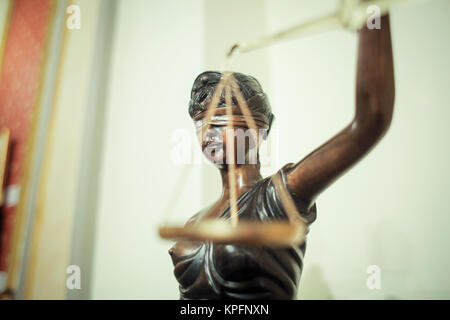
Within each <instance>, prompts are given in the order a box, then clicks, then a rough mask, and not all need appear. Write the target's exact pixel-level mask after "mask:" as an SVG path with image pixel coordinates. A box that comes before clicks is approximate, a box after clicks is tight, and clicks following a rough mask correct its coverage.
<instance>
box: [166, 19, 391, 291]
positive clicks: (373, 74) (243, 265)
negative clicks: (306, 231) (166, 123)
mask: <svg viewBox="0 0 450 320" xmlns="http://www.w3.org/2000/svg"><path fill="white" fill-rule="evenodd" d="M358 33H359V46H358V64H357V75H356V112H355V116H354V119H353V120H352V121H351V123H350V124H348V125H347V126H346V127H345V128H344V129H343V130H342V131H341V132H339V133H338V134H337V135H335V136H334V137H332V138H331V139H330V140H328V141H327V142H325V143H324V144H323V145H321V146H320V147H318V148H317V149H316V150H314V151H313V152H311V153H310V154H309V155H307V156H306V157H305V158H303V159H302V160H301V161H299V162H297V163H289V164H287V165H285V166H284V167H283V168H281V169H280V170H279V171H278V172H277V173H276V174H274V175H273V176H270V177H267V178H263V177H262V176H261V174H260V172H259V157H257V161H256V163H250V162H251V161H248V160H249V158H250V157H249V156H248V154H249V153H250V152H249V151H250V150H252V149H253V148H255V144H258V143H259V142H256V141H255V140H252V139H250V140H251V141H250V142H249V143H248V145H246V146H245V152H246V154H245V158H246V159H245V161H244V163H239V161H238V162H237V164H236V166H235V168H234V169H233V170H234V175H235V177H236V178H235V184H236V186H235V190H236V198H237V207H238V210H237V215H238V216H239V219H240V220H243V221H246V220H247V221H248V220H250V221H260V222H264V221H268V220H283V219H286V218H287V214H286V212H285V210H284V208H283V206H282V205H281V202H280V194H279V190H278V189H277V188H276V186H275V184H274V181H275V180H274V179H275V178H277V179H278V181H281V183H282V184H283V186H284V187H285V189H286V190H287V191H288V192H289V194H290V196H291V198H292V199H293V202H294V203H295V206H296V209H297V212H298V215H299V216H300V218H301V219H302V220H303V221H304V222H305V223H306V225H309V224H311V223H312V222H313V221H314V220H315V218H316V205H315V202H316V199H317V196H318V195H319V194H320V193H321V192H322V191H324V190H325V189H326V188H327V187H328V186H330V185H331V184H332V183H333V182H334V181H336V179H338V178H339V177H340V176H341V175H342V174H344V173H345V172H346V171H347V170H348V169H350V168H351V167H352V166H353V165H354V164H355V163H356V162H357V161H358V160H359V159H361V158H362V157H363V156H364V155H365V154H367V152H369V151H370V150H371V149H372V148H373V147H374V145H375V144H376V143H377V142H378V141H379V140H380V139H381V138H382V137H383V135H384V134H385V133H386V131H387V129H388V128H389V125H390V122H391V118H392V112H393V105H394V73H393V61H392V49H391V36H390V27H389V16H388V15H385V16H383V17H381V29H372V30H369V29H368V28H367V27H365V26H364V27H363V28H361V29H360V30H359V32H358ZM233 76H234V78H235V81H236V83H237V84H238V86H239V89H240V91H241V92H242V96H243V97H244V98H245V101H246V103H247V105H248V108H249V110H250V111H251V117H252V118H253V120H254V123H255V124H256V125H257V126H258V128H261V129H265V130H267V132H269V130H270V127H271V125H272V122H273V119H274V116H273V115H272V113H271V108H270V105H269V102H268V99H267V98H266V95H265V94H264V92H263V90H262V89H261V87H260V85H259V83H258V81H257V80H256V79H255V78H253V77H251V76H247V75H244V74H240V73H234V74H233ZM222 77H223V74H222V73H219V72H212V71H208V72H204V73H202V74H200V75H199V76H198V77H197V79H196V80H195V82H194V85H193V88H192V93H191V101H190V104H189V114H190V116H191V117H192V118H193V120H194V121H195V123H196V125H197V126H199V128H200V129H199V130H198V132H199V140H200V145H201V147H202V150H203V152H204V154H205V155H206V156H207V157H208V158H209V159H210V160H211V161H212V162H214V163H215V164H216V166H217V167H218V169H219V171H220V174H221V176H222V183H223V192H222V196H221V197H220V199H218V200H217V201H216V202H215V203H214V204H213V205H211V206H210V207H207V208H205V209H203V210H201V211H200V212H199V213H197V214H196V215H194V216H193V217H192V218H191V219H190V220H189V221H188V223H187V224H188V225H189V224H193V223H194V224H195V223H196V222H198V221H204V220H205V219H211V218H216V219H225V220H227V219H230V202H229V200H228V199H229V198H230V185H229V179H228V178H229V177H228V175H229V174H230V166H229V165H228V164H227V162H226V161H225V160H224V159H225V156H226V151H227V146H229V145H230V141H229V140H228V141H227V135H226V134H225V131H226V128H227V125H228V122H229V121H232V122H233V124H234V127H235V128H248V126H247V125H246V123H247V122H246V121H245V117H246V116H248V115H244V114H243V113H242V112H241V110H240V109H239V108H237V100H238V98H239V97H236V96H235V95H233V96H232V99H226V98H225V97H224V95H223V94H222V96H221V97H220V100H219V102H218V106H217V109H216V110H215V114H214V116H213V117H211V119H208V121H209V123H208V124H209V125H210V128H211V129H213V130H210V131H209V132H207V133H206V134H203V131H202V130H201V127H202V125H203V123H202V121H203V120H205V115H206V112H207V108H208V105H209V104H210V103H211V100H212V99H213V95H214V92H215V89H216V87H217V86H218V83H219V81H220V80H221V78H222ZM230 102H231V103H230ZM211 132H212V133H211ZM292 145H294V142H293V143H292ZM233 146H235V145H234V144H233ZM305 247H306V245H305V242H303V243H302V244H301V245H290V246H282V247H271V246H264V245H260V246H254V245H248V244H245V243H242V244H231V243H230V244H227V243H215V242H210V241H205V242H202V241H198V242H193V241H179V242H177V243H176V244H175V245H174V246H173V247H172V248H171V249H170V250H169V253H170V255H171V257H172V260H173V264H174V266H175V269H174V273H175V276H176V278H177V280H178V282H179V284H180V298H181V299H295V298H296V296H297V287H298V284H299V281H300V275H301V271H302V267H303V257H304V254H305Z"/></svg>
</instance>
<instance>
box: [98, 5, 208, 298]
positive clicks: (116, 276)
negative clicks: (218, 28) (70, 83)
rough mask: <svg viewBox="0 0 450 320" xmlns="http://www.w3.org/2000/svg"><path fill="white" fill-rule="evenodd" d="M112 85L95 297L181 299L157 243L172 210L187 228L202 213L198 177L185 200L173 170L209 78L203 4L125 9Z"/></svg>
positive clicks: (119, 23) (195, 174) (191, 182)
mask: <svg viewBox="0 0 450 320" xmlns="http://www.w3.org/2000/svg"><path fill="white" fill-rule="evenodd" d="M117 14H118V16H117V19H116V20H117V25H116V30H117V31H116V34H115V37H114V40H113V42H114V48H113V50H114V51H113V55H112V64H111V70H110V74H111V76H110V79H109V90H108V91H109V92H110V95H109V97H108V100H109V101H108V106H107V112H106V113H107V118H106V124H105V126H106V132H105V142H104V143H105V149H104V150H105V151H104V155H103V159H104V162H103V166H102V172H101V182H100V195H99V212H98V221H97V234H96V236H97V239H96V248H95V252H96V255H95V259H94V274H93V284H92V293H91V297H92V298H94V299H115V298H129V299H144V298H145V299H169V298H173V299H176V298H178V286H177V283H176V281H175V279H174V277H173V274H172V272H173V271H172V263H171V261H170V257H169V255H168V253H167V250H168V249H169V248H170V246H171V243H169V242H164V241H162V240H160V239H159V237H158V235H157V232H156V231H157V229H156V227H157V225H158V223H160V222H162V221H163V219H164V215H165V214H166V213H165V212H164V211H165V210H166V207H167V205H168V204H171V203H175V204H177V205H176V206H175V208H174V210H176V211H177V216H178V214H179V219H180V220H184V219H186V218H188V217H189V216H191V215H192V214H193V212H195V211H196V210H199V209H200V207H199V201H200V197H201V192H200V191H199V189H200V180H199V179H196V177H198V176H199V174H200V173H199V171H198V168H199V166H197V167H194V171H193V172H192V173H191V175H190V177H189V178H188V179H189V180H188V181H187V183H186V185H185V187H186V188H184V192H183V194H181V195H175V194H173V192H172V191H173V190H174V188H175V184H176V183H177V179H178V177H179V175H180V174H182V173H183V172H184V171H186V169H187V168H186V167H185V166H176V165H174V164H173V163H172V161H171V152H172V150H171V149H172V146H173V143H172V141H171V138H172V134H173V132H174V130H176V129H183V128H184V129H186V130H191V129H192V124H191V121H190V119H189V115H188V101H189V100H188V99H189V93H190V87H191V85H192V81H193V76H194V75H196V74H198V73H200V72H201V71H203V65H202V61H203V45H204V44H203V28H202V26H203V21H204V18H203V7H202V1H189V2H187V1H186V2H181V1H175V0H172V1H147V0H133V1H129V0H127V1H119V5H118V8H117Z"/></svg>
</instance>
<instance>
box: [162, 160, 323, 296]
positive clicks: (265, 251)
mask: <svg viewBox="0 0 450 320" xmlns="http://www.w3.org/2000/svg"><path fill="white" fill-rule="evenodd" d="M283 169H284V168H283ZM283 169H282V170H280V172H281V174H284V172H283ZM238 207H239V212H238V215H239V219H240V221H242V220H252V221H255V220H256V221H263V220H271V219H277V220H278V219H287V216H286V214H285V213H284V210H283V209H282V205H281V203H280V200H279V198H278V195H277V193H276V191H275V188H274V186H273V184H272V182H271V179H270V177H269V178H266V179H263V180H261V181H260V182H258V183H257V184H255V185H254V186H253V187H252V189H251V190H249V191H247V192H246V193H244V194H243V195H242V196H240V197H239V199H238ZM299 212H302V211H301V210H299ZM301 215H302V218H303V219H304V220H305V221H306V222H307V224H310V223H312V222H313V221H314V220H315V217H316V208H315V206H313V207H312V208H311V210H310V211H309V212H308V213H307V214H301ZM229 217H230V213H229V208H228V209H227V210H225V211H224V212H223V214H222V215H221V216H220V218H221V219H229ZM196 218H197V217H196V216H194V217H193V219H191V220H190V222H189V223H195V220H196ZM305 248H306V243H304V244H302V245H301V246H288V247H277V248H272V247H266V246H246V245H234V244H217V243H212V242H188V241H181V242H177V243H176V244H175V245H174V246H173V248H172V249H171V255H172V260H173V263H174V266H175V269H174V274H175V277H176V278H177V280H178V282H179V284H180V298H181V299H233V298H235V299H294V298H295V297H296V295H297V287H298V283H299V280H300V275H301V271H302V268H303V256H304V252H305Z"/></svg>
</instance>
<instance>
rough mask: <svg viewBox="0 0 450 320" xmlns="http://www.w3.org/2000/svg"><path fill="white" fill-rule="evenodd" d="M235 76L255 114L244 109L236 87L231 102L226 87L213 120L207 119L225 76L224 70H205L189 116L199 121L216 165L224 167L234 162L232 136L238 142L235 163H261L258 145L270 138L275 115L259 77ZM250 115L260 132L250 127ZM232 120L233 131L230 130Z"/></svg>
mask: <svg viewBox="0 0 450 320" xmlns="http://www.w3.org/2000/svg"><path fill="white" fill-rule="evenodd" d="M232 75H233V77H234V79H235V85H237V87H238V90H239V91H240V93H241V94H242V98H243V99H245V103H246V105H247V106H248V109H249V111H250V113H251V115H248V114H245V112H243V110H242V109H243V106H241V104H242V103H239V97H237V94H236V90H233V91H232V94H231V97H230V99H229V102H230V101H231V105H227V103H226V102H227V98H226V97H225V94H226V90H223V91H222V92H221V94H220V98H219V101H218V103H217V107H216V109H215V112H214V114H213V116H212V117H211V119H210V121H207V119H206V114H207V110H208V107H209V106H210V104H211V101H212V100H213V96H214V93H215V91H216V87H217V85H218V83H219V81H220V80H221V79H222V78H223V77H224V74H223V73H221V72H217V71H206V72H203V73H202V74H200V75H199V76H198V77H197V78H196V79H195V81H194V85H193V86H192V91H191V100H190V102H189V115H190V116H191V118H192V119H193V120H194V122H195V125H196V129H197V137H198V139H199V142H200V146H201V148H202V151H203V153H204V154H205V156H206V157H207V158H208V159H209V160H210V161H212V162H213V163H214V164H216V165H219V166H221V165H224V164H227V163H230V161H231V159H230V154H229V153H228V152H229V150H228V151H227V146H228V147H229V145H230V139H231V138H232V137H234V142H235V143H234V149H235V152H234V155H235V157H234V163H235V164H236V165H241V164H259V155H258V147H259V145H260V143H261V142H262V140H264V139H265V138H266V137H267V134H268V133H269V131H270V128H271V126H272V122H273V119H274V116H273V114H272V111H271V107H270V104H269V101H268V99H267V96H266V94H265V93H264V92H263V90H262V88H261V85H260V84H259V82H258V80H256V79H255V78H254V77H252V76H249V75H245V74H242V73H233V74H232ZM211 107H213V106H211ZM230 113H231V114H230ZM249 117H251V119H252V120H253V121H254V123H255V124H256V127H257V129H258V132H255V130H253V129H251V128H249V125H248V123H249V121H250V119H249ZM230 123H231V124H232V126H233V130H227V129H228V128H229V127H228V125H229V124H230ZM227 138H228V139H227ZM227 141H228V143H227Z"/></svg>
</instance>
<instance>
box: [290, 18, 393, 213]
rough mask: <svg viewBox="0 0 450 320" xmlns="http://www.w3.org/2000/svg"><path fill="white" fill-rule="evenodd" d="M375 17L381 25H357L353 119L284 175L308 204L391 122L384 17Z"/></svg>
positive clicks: (390, 73) (389, 66) (389, 63)
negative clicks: (377, 26)
mask: <svg viewBox="0 0 450 320" xmlns="http://www.w3.org/2000/svg"><path fill="white" fill-rule="evenodd" d="M380 22H381V28H380V29H368V28H367V27H366V26H364V27H363V28H362V29H361V30H359V45H358V65H357V74H356V112H355V116H354V118H353V120H352V122H351V123H350V124H349V125H347V126H346V127H345V128H344V129H343V130H342V131H341V132H339V133H338V134H337V135H335V136H334V137H333V138H331V139H330V140H328V141H327V142H325V143H324V144H323V145H321V146H320V147H319V148H317V149H316V150H314V151H313V152H311V153H310V154H309V155H307V156H306V157H305V158H304V159H303V160H301V161H300V162H298V163H296V164H295V165H294V166H292V168H291V169H290V170H289V172H288V174H287V176H286V178H287V181H286V182H287V185H288V188H289V189H290V190H291V191H292V192H294V193H295V194H296V195H297V196H298V197H299V198H301V199H302V200H304V201H305V202H307V204H308V205H309V206H311V205H312V204H314V202H315V199H316V197H317V196H318V195H319V194H320V193H321V192H322V191H323V190H325V189H326V188H327V187H328V186H329V185H331V184H332V183H333V182H334V181H335V180H336V179H337V178H339V177H340V176H341V175H342V174H343V173H345V172H346V170H348V169H350V168H351V167H352V166H353V165H354V164H355V163H356V162H357V161H358V160H359V159H361V158H362V157H363V156H364V155H365V154H366V153H367V152H369V151H370V150H371V148H372V147H374V145H375V144H376V143H377V142H378V141H379V140H380V139H381V138H382V137H383V135H384V134H385V133H386V131H387V129H388V128H389V125H390V123H391V119H392V113H393V107H394V92H395V89H394V70H393V61H392V47H391V34H390V26H389V16H388V15H385V16H382V17H381V20H380Z"/></svg>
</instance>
